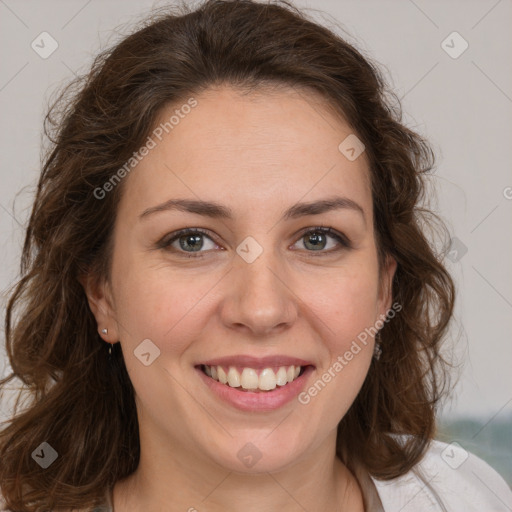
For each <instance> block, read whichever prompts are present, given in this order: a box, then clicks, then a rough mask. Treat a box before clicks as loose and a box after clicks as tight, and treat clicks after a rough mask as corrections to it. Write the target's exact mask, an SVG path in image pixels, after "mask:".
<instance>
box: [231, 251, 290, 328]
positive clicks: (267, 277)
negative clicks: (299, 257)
mask: <svg viewBox="0 0 512 512" xmlns="http://www.w3.org/2000/svg"><path fill="white" fill-rule="evenodd" d="M228 279H229V284H228V286H227V287H226V297H225V300H224V302H223V306H222V309H221V316H222V321H223V323H224V325H226V327H228V328H229V329H235V330H238V331H240V333H243V334H245V335H246V336H249V335H252V336H253V337H261V336H269V335H272V334H273V333H278V332H282V331H283V330H286V329H289V328H290V327H291V326H292V325H293V323H294V322H295V319H296V318H297V315H298V308H297V304H298V297H297V296H296V295H295V294H294V292H293V290H292V288H291V282H290V279H289V278H288V277H287V272H286V270H285V269H284V268H283V266H282V265H279V262H278V260H277V259H276V258H273V257H272V255H271V254H270V251H268V252H267V251H264V252H263V253H262V254H261V255H260V256H259V257H258V258H257V259H256V260H255V261H253V262H252V263H248V262H247V261H245V260H244V259H243V258H238V257H237V258H235V261H234V263H233V268H232V269H231V272H230V273H229V276H228Z"/></svg>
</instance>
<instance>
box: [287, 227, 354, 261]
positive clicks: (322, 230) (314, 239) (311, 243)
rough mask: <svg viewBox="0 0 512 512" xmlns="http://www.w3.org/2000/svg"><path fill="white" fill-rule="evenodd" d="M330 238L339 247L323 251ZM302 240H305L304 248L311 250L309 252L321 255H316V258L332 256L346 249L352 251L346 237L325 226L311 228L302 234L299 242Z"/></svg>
mask: <svg viewBox="0 0 512 512" xmlns="http://www.w3.org/2000/svg"><path fill="white" fill-rule="evenodd" d="M328 238H331V239H334V240H335V241H336V242H338V247H335V248H334V249H330V250H327V251H324V250H322V249H324V248H325V246H326V243H327V239H328ZM300 240H305V241H304V242H303V245H304V247H306V248H308V249H311V250H308V251H307V252H318V253H319V254H315V255H314V256H323V255H325V254H331V253H333V252H338V251H341V250H344V249H350V248H351V247H352V246H351V243H350V241H349V240H348V238H347V237H345V236H344V235H342V234H341V233H338V232H337V231H335V230H334V229H332V228H326V227H323V226H318V227H316V228H311V229H308V230H307V231H306V232H303V233H302V234H301V237H300V239H299V241H300ZM297 243H298V242H297Z"/></svg>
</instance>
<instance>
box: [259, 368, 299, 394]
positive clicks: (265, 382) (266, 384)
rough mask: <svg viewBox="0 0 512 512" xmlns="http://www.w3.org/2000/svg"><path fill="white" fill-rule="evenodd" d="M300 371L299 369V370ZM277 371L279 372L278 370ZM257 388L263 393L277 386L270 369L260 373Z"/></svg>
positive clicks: (274, 375)
mask: <svg viewBox="0 0 512 512" xmlns="http://www.w3.org/2000/svg"><path fill="white" fill-rule="evenodd" d="M299 370H300V368H299ZM278 371H279V370H278ZM259 384H260V385H259V388H260V389H263V390H264V391H270V390H271V389H275V387H276V384H277V379H276V374H275V373H274V370H272V368H265V369H264V370H263V371H262V372H261V373H260V382H259Z"/></svg>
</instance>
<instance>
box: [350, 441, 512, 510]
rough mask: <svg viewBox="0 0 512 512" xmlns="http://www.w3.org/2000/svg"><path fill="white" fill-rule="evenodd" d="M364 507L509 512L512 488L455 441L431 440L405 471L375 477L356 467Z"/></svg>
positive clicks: (372, 508)
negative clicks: (390, 477) (389, 477)
mask: <svg viewBox="0 0 512 512" xmlns="http://www.w3.org/2000/svg"><path fill="white" fill-rule="evenodd" d="M356 477H357V479H358V481H359V484H360V485H361V489H362V491H363V496H364V499H365V505H366V510H367V511H368V512H512V491H511V489H510V487H509V486H508V485H507V483H506V482H505V480H504V479H503V478H502V477H501V476H500V475H499V474H498V473H497V472H496V471H495V470H494V469H493V468H492V467H491V466H489V464H487V463H486V462H484V461H483V460H482V459H480V458H478V457H477V456H476V455H473V454H472V453H470V452H467V451H465V450H464V449H463V448H461V447H459V446H458V445H456V444H446V443H443V442H440V441H432V443H431V444H430V447H429V449H428V450H427V452H426V453H425V456H424V457H423V459H422V460H421V461H420V462H419V463H418V464H417V465H416V466H415V468H414V469H413V470H411V471H409V472H408V473H406V474H405V475H403V476H401V477H399V478H395V479H393V480H388V481H382V480H376V479H374V478H373V477H369V476H367V475H365V474H364V472H363V471H360V470H359V471H356Z"/></svg>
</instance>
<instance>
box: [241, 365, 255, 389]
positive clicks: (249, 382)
mask: <svg viewBox="0 0 512 512" xmlns="http://www.w3.org/2000/svg"><path fill="white" fill-rule="evenodd" d="M240 384H241V385H242V387H243V388H244V389H258V384H259V380H258V374H257V373H256V370H253V369H252V368H244V369H243V371H242V376H241V377H240Z"/></svg>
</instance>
